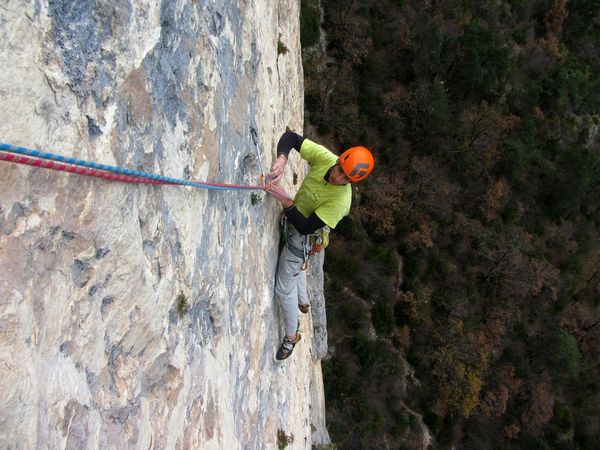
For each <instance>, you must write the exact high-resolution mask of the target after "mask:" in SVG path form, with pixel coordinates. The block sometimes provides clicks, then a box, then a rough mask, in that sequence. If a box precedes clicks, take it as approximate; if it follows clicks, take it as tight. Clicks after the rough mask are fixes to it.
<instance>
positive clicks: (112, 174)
mask: <svg viewBox="0 0 600 450" xmlns="http://www.w3.org/2000/svg"><path fill="white" fill-rule="evenodd" d="M0 160H2V161H9V162H13V163H17V164H25V165H30V166H35V167H43V168H46V169H52V170H59V171H63V172H70V173H75V174H78V175H85V176H91V177H97V178H104V179H108V180H114V181H120V182H124V183H144V184H166V185H184V186H192V187H198V188H202V189H216V190H232V189H245V190H264V189H265V188H266V189H269V188H270V186H266V187H265V186H264V183H263V182H262V181H261V183H260V185H247V184H227V183H210V182H207V181H192V180H181V179H177V178H170V177H163V176H162V175H156V174H152V173H147V172H142V171H139V170H131V169H125V168H122V167H117V166H109V165H106V164H98V163H95V162H92V161H84V160H82V159H76V158H70V157H67V156H61V155H56V154H53V153H48V152H42V151H39V150H32V149H28V148H24V147H17V146H14V145H9V144H5V143H2V142H0ZM54 161H56V162H54Z"/></svg>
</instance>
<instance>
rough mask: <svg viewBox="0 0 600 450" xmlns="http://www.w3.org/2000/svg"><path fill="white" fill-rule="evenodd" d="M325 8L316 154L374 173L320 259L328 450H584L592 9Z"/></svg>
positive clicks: (314, 20)
mask: <svg viewBox="0 0 600 450" xmlns="http://www.w3.org/2000/svg"><path fill="white" fill-rule="evenodd" d="M321 5H322V7H323V11H324V23H323V24H322V27H323V29H324V30H325V32H326V36H327V50H326V51H320V50H318V49H316V48H315V47H314V44H315V43H316V42H318V39H319V36H318V32H319V24H318V21H319V19H318V17H319V12H318V8H317V5H316V2H315V1H312V0H311V1H308V0H305V1H303V2H302V11H301V23H302V43H303V45H304V46H305V47H307V46H311V47H312V48H311V49H310V51H305V52H304V54H303V60H304V73H305V105H306V109H307V114H306V117H307V120H308V121H309V122H310V123H311V125H313V126H314V127H315V129H316V130H317V131H318V134H319V135H317V136H313V138H314V139H315V140H319V141H321V142H323V143H327V144H329V145H330V146H331V147H334V148H344V147H347V146H350V145H356V144H362V145H366V146H369V147H372V148H373V149H374V152H375V154H376V159H377V166H376V169H375V172H374V174H373V175H372V176H371V178H370V179H369V180H368V181H367V182H365V183H361V184H360V185H358V186H357V189H358V195H356V196H355V197H354V202H353V203H354V204H353V208H352V211H351V214H350V215H349V216H348V217H347V218H345V219H344V220H343V221H342V222H341V223H340V224H339V225H338V227H337V228H336V230H335V231H334V233H333V235H332V245H331V246H330V247H329V248H328V249H327V256H326V260H325V270H326V272H327V275H328V276H327V277H326V280H327V281H326V297H327V314H328V331H329V340H330V347H331V348H332V349H334V351H333V355H332V357H331V358H330V359H328V360H325V361H323V365H322V367H323V374H324V383H325V391H326V405H327V421H328V426H329V431H330V434H331V437H332V439H333V441H334V442H335V444H336V445H337V446H338V448H344V449H361V448H384V447H388V448H412V447H415V446H417V447H418V445H419V444H418V443H419V442H421V440H420V439H421V438H422V436H421V430H420V425H419V424H420V419H419V418H418V415H420V416H422V418H423V421H424V423H425V424H427V426H428V427H429V430H430V432H431V433H432V435H433V439H434V446H435V448H440V449H442V448H452V447H453V448H505V449H529V448H540V449H542V448H560V449H579V450H585V449H592V448H595V447H596V446H597V443H596V442H597V436H598V435H600V406H599V405H600V382H599V381H598V379H597V376H596V373H597V372H598V369H599V366H598V361H599V359H600V241H599V240H598V239H597V236H600V50H599V49H600V31H599V30H600V29H599V28H598V27H597V21H598V17H600V0H592V1H584V0H569V1H568V2H567V1H565V0H531V1H523V2H522V1H513V0H509V1H500V2H498V1H491V0H482V1H478V2H472V1H469V2H465V1H455V0H448V1H444V2H424V1H422V0H406V1H393V0H390V1H384V2H381V1H375V0H363V1H360V2H351V3H350V4H348V5H346V6H345V7H344V8H340V6H339V2H334V1H332V0H322V1H321ZM405 362H407V363H408V364H409V365H410V367H407V366H406V365H405V364H406V363H405ZM407 368H408V370H407ZM413 373H414V376H413V375H411V376H408V375H407V374H413Z"/></svg>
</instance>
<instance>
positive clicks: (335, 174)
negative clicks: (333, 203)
mask: <svg viewBox="0 0 600 450" xmlns="http://www.w3.org/2000/svg"><path fill="white" fill-rule="evenodd" d="M328 181H329V183H330V184H348V183H350V178H348V177H347V176H346V174H345V173H344V171H343V170H342V166H340V164H339V163H338V164H336V165H335V166H333V169H332V170H331V173H330V174H329V179H328Z"/></svg>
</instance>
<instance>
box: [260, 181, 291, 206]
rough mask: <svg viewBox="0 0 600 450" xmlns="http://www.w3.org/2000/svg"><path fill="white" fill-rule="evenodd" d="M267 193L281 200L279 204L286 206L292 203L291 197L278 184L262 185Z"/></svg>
mask: <svg viewBox="0 0 600 450" xmlns="http://www.w3.org/2000/svg"><path fill="white" fill-rule="evenodd" d="M264 190H265V192H266V193H267V194H269V195H271V196H273V197H275V198H276V199H277V200H279V201H280V202H281V206H283V207H284V208H288V207H290V206H292V205H293V204H294V201H293V200H292V198H291V197H290V196H289V195H288V193H287V192H286V191H285V189H284V188H283V187H282V186H281V185H280V184H274V183H272V184H270V185H266V186H265V187H264Z"/></svg>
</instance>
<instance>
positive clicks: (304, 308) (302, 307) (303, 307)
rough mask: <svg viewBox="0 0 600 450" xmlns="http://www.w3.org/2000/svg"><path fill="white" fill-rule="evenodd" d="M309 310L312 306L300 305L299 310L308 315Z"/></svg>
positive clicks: (307, 304)
mask: <svg viewBox="0 0 600 450" xmlns="http://www.w3.org/2000/svg"><path fill="white" fill-rule="evenodd" d="M308 308H310V304H309V303H306V304H305V305H298V309H299V310H300V311H301V312H303V313H304V314H306V313H307V312H308Z"/></svg>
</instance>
